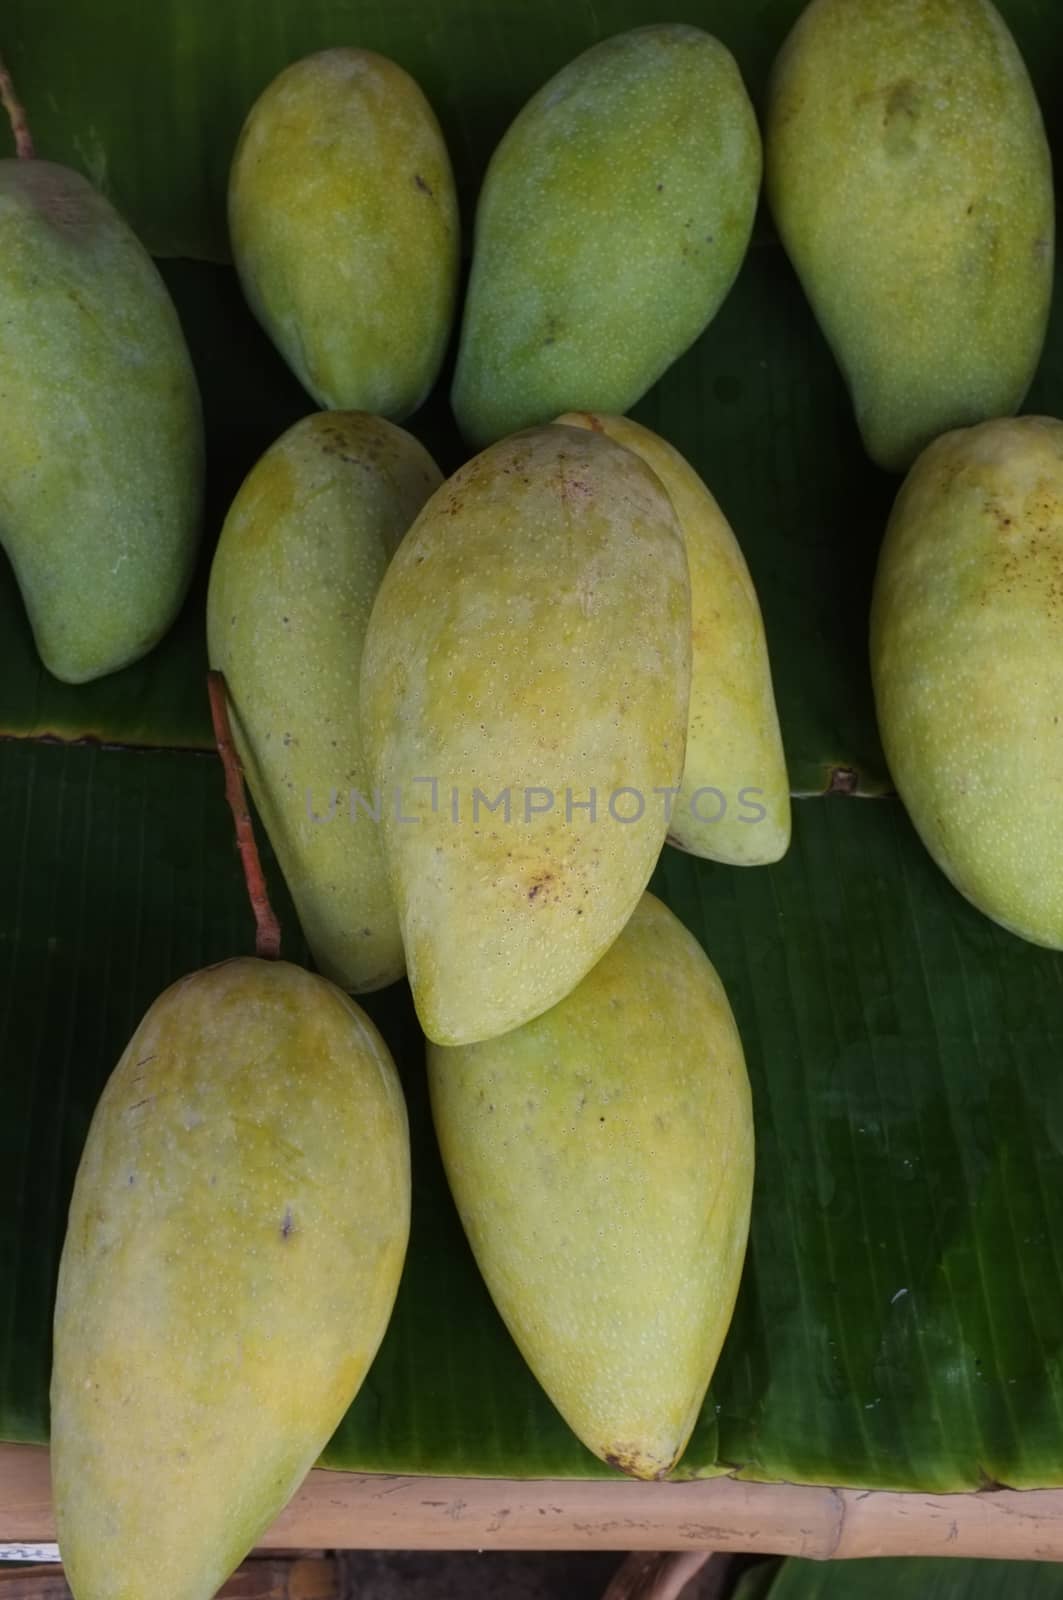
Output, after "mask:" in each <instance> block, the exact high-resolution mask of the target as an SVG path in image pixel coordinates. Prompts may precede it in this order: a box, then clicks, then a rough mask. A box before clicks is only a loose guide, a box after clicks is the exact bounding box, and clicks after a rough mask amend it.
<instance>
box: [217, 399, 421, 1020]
mask: <svg viewBox="0 0 1063 1600" xmlns="http://www.w3.org/2000/svg"><path fill="white" fill-rule="evenodd" d="M441 482H442V476H441V474H440V471H439V469H438V467H437V466H436V464H435V462H434V461H433V460H432V458H431V456H430V455H429V454H428V452H427V451H426V450H424V449H423V448H422V446H421V445H419V444H418V442H417V440H416V439H414V438H412V437H411V436H410V434H408V433H405V432H404V431H403V430H402V429H401V428H397V427H395V425H394V424H393V423H390V422H385V421H383V420H382V419H381V418H379V417H370V416H366V415H365V414H364V413H361V412H343V411H330V412H318V413H316V414H315V415H313V416H310V417H304V418H303V420H302V421H301V422H297V423H296V424H295V426H294V427H293V428H289V430H288V432H287V433H285V434H284V435H283V436H282V437H281V438H280V439H278V440H277V442H276V444H274V445H272V446H271V448H270V449H269V450H267V451H266V454H265V455H264V456H263V457H262V459H261V460H260V461H259V462H258V463H257V464H256V465H255V466H254V467H253V468H252V470H251V472H250V474H249V475H248V477H247V479H246V480H245V482H244V484H243V485H242V487H241V489H240V491H239V493H238V494H237V496H236V499H235V500H234V501H233V504H232V506H231V508H230V510H229V514H228V516H227V517H226V519H225V526H224V527H223V529H222V533H221V538H220V539H219V541H218V549H217V553H216V554H215V557H214V565H213V567H212V568H211V574H210V590H209V593H208V597H207V639H208V648H209V653H210V663H211V666H212V667H215V668H217V669H218V670H219V671H221V672H223V673H224V674H225V682H226V687H227V689H228V694H229V699H230V701H231V704H232V725H233V737H234V739H235V741H236V747H237V751H238V753H239V756H240V760H241V763H242V765H243V768H244V771H245V773H246V775H247V780H248V783H249V785H250V788H251V793H252V794H253V796H254V799H255V805H256V806H257V808H258V811H259V815H260V816H261V818H262V821H263V823H264V825H265V828H266V831H267V833H268V834H269V837H270V842H271V844H272V845H273V848H274V850H275V852H276V855H277V859H278V861H279V862H280V866H281V871H282V872H283V873H284V877H285V880H286V882H287V884H288V888H289V890H290V891H291V895H292V899H293V900H294V902H295V908H296V910H297V912H298V913H299V920H300V922H301V923H302V927H303V932H304V933H305V935H306V939H307V943H308V944H309V946H310V949H311V951H312V952H313V956H314V960H315V962H316V963H317V965H318V966H319V967H320V969H321V971H322V972H323V973H324V974H325V976H326V977H328V978H331V979H332V980H333V982H335V983H338V984H339V985H340V986H341V988H344V989H351V990H354V991H356V992H365V991H367V990H370V989H379V988H381V987H382V986H383V985H384V984H387V983H394V981H395V980H396V979H397V978H401V977H402V974H403V972H404V971H405V960H404V958H403V952H402V939H401V936H400V933H399V923H398V917H397V915H396V912H395V906H394V901H393V899H392V896H391V891H390V889H389V888H388V883H387V877H386V873H385V869H384V855H383V849H382V845H381V839H380V829H379V826H378V825H377V824H376V822H374V821H373V819H372V815H371V812H372V811H373V810H374V804H373V799H372V795H371V785H370V783H369V780H368V773H367V768H366V762H365V757H364V754H363V750H362V736H361V728H360V714H359V709H358V694H359V682H360V676H361V659H362V648H363V645H364V642H365V633H366V628H367V627H368V625H369V614H370V611H371V610H372V606H373V601H374V599H375V597H376V592H377V589H378V588H379V586H380V580H381V579H382V577H383V575H384V572H385V569H386V568H387V564H388V562H389V560H390V559H391V557H392V555H393V553H394V551H395V549H396V548H397V546H398V544H399V541H400V540H401V538H402V536H403V534H404V533H405V532H406V530H407V528H408V527H409V526H410V523H411V522H412V521H413V520H414V518H415V516H416V515H417V513H418V512H419V511H420V509H421V507H422V506H423V504H424V502H425V501H426V500H427V499H428V496H429V495H430V494H431V493H432V491H433V490H434V489H435V488H437V487H438V486H439V484H440V483H441Z"/></svg>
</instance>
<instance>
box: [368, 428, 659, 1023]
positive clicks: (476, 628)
mask: <svg viewBox="0 0 1063 1600" xmlns="http://www.w3.org/2000/svg"><path fill="white" fill-rule="evenodd" d="M689 691H690V586H689V580H688V576H687V565H686V555H685V553H684V549H683V538H682V534H681V532H680V530H679V527H678V525H677V523H676V520H675V514H674V512H673V510H672V507H671V504H670V502H669V500H668V497H667V495H666V494H665V492H664V490H663V488H662V487H661V485H660V483H659V481H658V480H657V478H656V477H655V476H654V475H653V473H652V472H651V471H650V470H649V468H648V467H647V466H646V465H645V464H644V463H643V462H642V461H640V460H639V459H638V457H637V456H635V455H633V454H632V453H631V452H630V451H629V450H624V449H623V448H622V447H621V446H620V445H618V444H615V443H613V441H612V440H611V439H607V438H606V437H605V436H604V435H602V434H596V433H590V432H586V431H584V430H583V429H581V428H564V427H549V426H548V427H544V428H534V429H530V430H529V431H528V432H526V433H521V434H516V435H514V436H513V437H512V438H509V439H504V440H502V441H501V443H499V444H497V445H494V446H492V447H491V449H489V450H486V451H484V453H483V454H482V455H480V456H477V457H475V458H474V460H472V461H470V462H469V463H468V464H467V465H466V466H464V467H462V468H461V470H460V471H459V472H457V473H455V474H454V476H453V477H452V478H450V479H448V481H447V482H446V483H445V484H444V485H443V487H442V488H441V489H439V490H438V491H437V492H436V494H434V495H433V496H432V498H431V500H429V502H428V504H427V505H426V506H425V508H424V510H423V511H422V512H421V515H420V516H419V517H418V519H417V521H416V522H415V523H414V525H413V527H412V528H411V529H410V531H409V533H408V534H407V535H406V538H405V539H404V540H403V542H402V544H401V546H400V547H399V550H398V553H397V554H396V556H395V558H394V560H393V561H392V563H391V566H390V567H389V568H388V570H387V573H386V574H385V576H384V580H383V582H382V583H381V586H380V591H379V594H378V595H377V601H376V605H375V606H374V608H373V615H372V617H371V618H370V622H369V631H368V634H367V636H366V643H365V653H364V656H363V659H362V737H363V740H364V744H365V750H366V755H367V758H368V762H369V769H370V776H371V781H372V783H373V784H374V785H379V787H380V789H381V790H382V792H383V795H384V800H385V805H384V811H383V838H384V851H385V857H386V860H387V865H388V872H389V876H390V881H391V886H392V890H393V892H394V895H395V901H396V904H397V906H398V912H399V923H400V926H401V928H402V936H403V943H404V945H405V949H406V962H407V968H408V971H409V977H410V983H411V986H412V988H413V995H414V1000H415V1002H416V1005H417V1010H418V1014H419V1016H420V1019H421V1025H422V1027H423V1028H424V1030H425V1032H426V1033H427V1034H428V1036H429V1038H431V1039H435V1040H436V1041H437V1042H438V1043H440V1044H462V1043H468V1042H470V1041H472V1040H475V1039H484V1038H488V1037H489V1036H491V1035H492V1034H497V1033H504V1032H506V1031H507V1029H510V1028H515V1027H517V1026H519V1024H520V1023H522V1022H525V1021H526V1020H527V1019H528V1018H529V1017H533V1016H535V1015H537V1014H538V1013H539V1012H540V1011H545V1010H546V1009H547V1008H548V1007H549V1006H551V1005H553V1004H554V1003H555V1002H556V1001H557V1000H559V999H560V998H561V997H562V996H563V995H565V994H567V993H568V991H569V990H570V989H572V988H573V987H574V985H575V984H577V983H578V982H579V980H580V978H582V977H583V975H584V973H585V972H587V971H588V969H589V968H590V967H592V966H593V965H594V963H595V961H597V960H598V958H599V956H601V955H602V954H603V952H604V951H605V950H606V948H607V947H608V946H609V945H610V944H611V943H612V941H613V939H615V938H616V936H617V934H618V933H619V932H620V930H621V928H622V927H623V926H624V923H625V922H626V921H627V919H628V917H629V916H630V914H631V912H632V911H633V910H634V908H635V906H636V905H637V903H638V900H639V897H640V895H641V894H642V891H643V889H644V888H645V886H646V883H647V882H648V880H649V876H650V873H651V872H652V870H653V867H654V864H655V862H656V859H657V856H658V853H659V851H660V849H661V846H662V844H663V843H664V838H665V831H666V827H667V806H666V803H665V800H666V797H665V794H664V791H665V790H666V789H667V788H668V787H671V786H675V785H678V783H679V781H680V777H681V775H682V771H683V751H684V746H685V743H686V724H687V709H688V697H689Z"/></svg>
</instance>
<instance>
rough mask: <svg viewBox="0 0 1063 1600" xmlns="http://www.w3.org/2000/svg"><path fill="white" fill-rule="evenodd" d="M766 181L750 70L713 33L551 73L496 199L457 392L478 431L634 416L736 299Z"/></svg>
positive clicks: (646, 34)
mask: <svg viewBox="0 0 1063 1600" xmlns="http://www.w3.org/2000/svg"><path fill="white" fill-rule="evenodd" d="M760 174H761V149H760V134H759V132H758V129H757V122H756V117H755V116H754V113H753V108H752V106H751V105H750V103H749V98H748V96H747V94H746V91H745V88H744V86H743V83H742V79H741V77H740V75H739V71H738V68H737V66H736V65H735V62H734V59H733V57H732V56H731V55H730V53H729V52H728V51H727V50H726V49H725V48H724V46H723V45H722V44H720V42H719V40H717V39H713V38H710V36H709V35H708V34H706V33H702V32H701V31H700V29H698V28H691V27H687V26H685V25H683V24H679V23H671V24H662V25H656V26H652V27H647V28H637V29H635V30H634V31H633V32H631V33H622V34H618V35H617V36H616V37H615V38H612V39H606V40H604V41H603V42H602V43H601V44H597V45H595V46H594V47H593V49H590V50H588V51H586V52H585V53H584V54H583V55H581V56H578V57H577V58H576V60H575V61H573V62H570V63H569V65H568V66H567V67H565V68H563V69H562V71H561V72H559V73H558V74H557V76H556V77H554V78H551V79H550V81H549V83H547V84H545V85H544V86H543V88H542V89H540V90H539V92H538V94H536V95H535V96H533V98H532V99H531V100H530V101H529V102H528V104H527V105H526V106H525V107H524V109H523V111H521V113H520V115H519V116H518V117H517V119H516V121H515V122H514V123H513V124H512V126H511V127H510V129H509V131H508V132H507V133H506V135H505V137H504V138H503V140H502V142H501V144H500V145H499V146H498V149H497V150H496V151H495V153H494V155H493V157H492V159H491V163H490V166H489V167H488V169H487V176H486V177H485V179H484V185H483V190H482V193H481V195H480V201H479V206H478V209H477V213H476V238H475V244H474V248H473V260H472V273H471V276H470V279H469V289H468V294H467V297H466V301H465V316H464V322H463V325H462V330H461V344H460V348H459V351H458V364H457V371H456V373H455V377H454V387H453V394H452V401H453V406H454V413H455V415H456V417H457V419H458V422H459V424H460V425H461V429H462V432H463V433H464V434H465V437H466V438H467V439H468V440H470V442H471V443H472V444H474V445H477V446H480V445H484V444H488V443H490V442H491V441H492V440H495V439H498V438H500V437H501V436H502V435H503V434H506V433H509V432H511V431H512V430H513V429H515V428H522V427H526V426H528V425H529V424H531V423H542V422H548V421H549V420H550V418H551V417H554V416H556V415H557V414H558V412H559V411H568V410H573V409H576V408H579V409H586V410H590V411H607V412H608V411H612V412H623V411H627V410H628V408H629V407H630V406H631V405H633V404H634V402H635V401H636V400H637V399H638V398H639V396H640V395H642V394H644V393H645V391H646V390H647V389H648V388H649V387H650V385H651V384H653V383H655V382H656V381H657V379H658V378H659V377H660V376H661V374H662V373H663V372H664V371H666V369H667V368H668V367H670V366H671V364H672V362H673V361H675V360H676V359H677V357H679V356H681V355H682V354H683V352H684V350H686V349H687V348H688V347H689V346H690V345H691V344H693V342H694V340H695V339H696V338H697V337H698V335H699V334H700V333H701V332H702V330H703V329H704V328H705V327H706V325H707V324H708V323H709V322H710V321H711V319H712V318H713V317H714V316H715V314H716V312H717V311H718V309H719V307H720V305H721V304H722V302H723V300H724V298H725V296H726V295H727V292H728V290H729V289H730V287H731V285H732V283H733V282H734V280H735V278H736V276H737V274H738V269H739V267H740V266H741V263H742V258H743V256H744V255H745V251H746V246H747V245H748V243H749V237H750V233H751V232H752V228H753V216H754V212H755V210H756V204H757V193H758V190H759V188H760Z"/></svg>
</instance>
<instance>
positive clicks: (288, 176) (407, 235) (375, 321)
mask: <svg viewBox="0 0 1063 1600" xmlns="http://www.w3.org/2000/svg"><path fill="white" fill-rule="evenodd" d="M229 234H230V239H231V243H232V252H233V260H234V261H235V263H236V269H237V272H238V273H239V275H240V281H241V283H242V284H243V288H244V293H245V295H246V296H247V300H248V304H249V305H250V307H251V309H252V311H253V312H254V314H255V316H256V317H257V318H258V320H259V322H261V324H262V326H263V327H264V328H265V330H266V332H267V333H268V334H269V336H270V338H271V339H272V340H273V342H274V344H275V345H276V346H277V349H278V350H279V351H280V353H281V355H282V356H283V357H284V359H285V361H287V363H288V365H289V366H290V367H291V369H292V371H293V372H294V373H295V375H296V377H297V378H298V379H299V381H300V383H301V384H302V385H303V386H304V388H305V389H307V390H308V391H309V393H310V394H312V395H313V397H314V399H315V400H316V401H317V402H318V404H319V405H321V406H324V407H332V408H338V409H348V410H353V411H370V412H377V413H379V414H380V415H381V416H385V417H393V418H395V419H401V418H402V417H405V416H408V415H409V413H410V412H411V411H415V410H416V409H417V407H418V406H419V405H420V404H421V402H422V401H423V400H424V399H425V397H426V396H427V394H428V391H429V390H430V389H431V387H432V385H433V383H434V382H435V379H436V375H437V374H438V372H439V368H440V364H441V363H442V360H443V354H444V351H445V350H446V346H447V340H448V338H449V335H450V326H451V322H452V320H453V315H454V303H455V296H456V293H457V281H458V259H459V236H458V206H457V197H456V194H455V190H454V175H453V173H452V171H451V167H450V158H449V156H448V155H447V151H446V146H445V145H444V143H443V135H442V134H441V132H440V130H439V124H438V123H437V121H436V119H435V116H434V114H433V112H432V108H431V106H430V105H429V104H428V101H427V100H426V99H425V97H424V95H423V94H422V93H421V90H420V89H419V88H418V86H417V84H416V83H415V82H414V81H413V79H412V78H411V77H410V76H409V74H408V73H406V72H404V71H403V70H402V68H401V67H399V66H396V64H395V63H394V62H393V61H389V60H387V58H386V57H384V56H379V55H375V54H374V53H373V51H371V50H352V49H346V48H339V49H334V50H321V51H319V52H318V53H317V54H316V55H311V56H307V57H306V58H305V59H304V60H302V61H296V62H295V63H294V64H293V65H292V66H290V67H287V68H286V69H285V71H284V72H282V73H281V74H280V76H279V77H277V78H275V79H274V81H273V82H272V83H271V84H270V85H269V87H268V88H267V89H266V90H265V91H264V92H263V93H262V94H261V95H260V96H259V98H258V100H257V101H256V102H255V104H254V106H253V107H252V108H251V111H250V113H249V115H248V118H247V121H246V122H245V123H244V127H243V132H242V133H241V135H240V140H239V143H238V145H237V147H236V153H235V155H234V157H233V164H232V171H231V174H230V178H229Z"/></svg>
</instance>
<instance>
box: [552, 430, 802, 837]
mask: <svg viewBox="0 0 1063 1600" xmlns="http://www.w3.org/2000/svg"><path fill="white" fill-rule="evenodd" d="M558 421H559V422H562V423H567V424H569V425H571V426H572V427H577V428H594V429H596V430H598V431H599V432H602V433H605V434H608V436H609V438H610V439H615V440H616V442H617V443H618V444H622V445H623V446H624V447H625V448H626V449H628V450H633V451H634V452H635V454H636V455H638V456H641V457H642V459H643V461H645V462H646V464H647V466H650V467H652V468H653V471H654V472H655V473H656V474H657V476H658V478H659V479H660V480H661V483H662V484H663V485H664V487H665V489H666V490H667V491H668V496H669V498H670V500H671V502H672V505H673V506H674V508H675V514H676V517H677V518H678V521H679V526H680V528H681V529H682V530H683V537H684V539H685V540H686V549H687V562H688V564H689V567H690V610H691V631H692V643H693V655H692V662H691V674H690V725H689V727H688V729H687V751H686V764H685V766H684V768H683V781H682V783H681V785H680V788H679V793H678V795H677V796H676V798H675V804H674V807H673V810H672V815H671V819H670V821H669V824H668V842H669V844H674V845H676V846H677V847H678V848H679V849H680V850H688V851H689V852H690V853H691V854H692V855H696V856H704V857H706V858H707V859H708V860H710V861H725V862H728V863H730V864H731V865H733V866H740V867H749V866H759V865H762V864H763V863H766V862H770V861H778V860H779V858H780V857H781V856H783V855H785V854H786V850H787V847H788V845H789V843H790V784H789V779H788V777H787V773H786V757H785V755H784V754H783V747H782V735H781V734H780V732H779V718H778V714H777V712H776V710H775V693H774V690H773V689H772V683H771V666H770V663H769V661H768V643H767V640H766V639H765V637H764V623H763V620H762V619H761V615H760V606H759V604H758V602H757V593H756V590H755V589H754V587H753V580H752V578H751V577H750V575H749V568H748V567H747V566H746V561H745V557H744V556H743V554H742V549H741V546H740V545H739V543H738V540H737V539H736V538H735V536H734V533H733V532H732V530H731V526H730V524H729V523H728V521H727V518H726V517H725V516H724V514H723V512H722V511H721V510H720V508H719V506H718V505H717V503H716V501H715V499H714V498H713V496H712V495H711V494H710V493H709V490H708V489H707V488H706V486H705V484H704V483H703V482H702V480H701V478H699V476H698V474H697V473H696V472H695V471H694V468H693V467H692V466H691V465H690V463H689V462H688V461H686V460H684V458H683V457H682V456H681V455H680V453H679V451H678V450H676V449H674V448H673V447H672V445H670V444H669V443H668V442H667V440H666V439H662V438H661V437H660V435H659V434H656V433H653V432H652V430H651V429H649V428H644V427H643V426H642V425H641V423H638V422H632V421H631V419H630V418H629V417H610V416H601V415H598V414H596V413H594V412H588V411H570V412H568V413H567V414H566V415H565V416H563V417H559V418H558Z"/></svg>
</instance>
